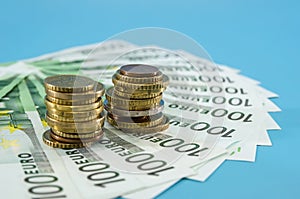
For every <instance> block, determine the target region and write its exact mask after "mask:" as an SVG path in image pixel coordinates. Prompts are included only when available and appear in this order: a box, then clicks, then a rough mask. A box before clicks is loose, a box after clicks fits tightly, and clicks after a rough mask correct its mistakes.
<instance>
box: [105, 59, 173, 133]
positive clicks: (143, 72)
mask: <svg viewBox="0 0 300 199" xmlns="http://www.w3.org/2000/svg"><path fill="white" fill-rule="evenodd" d="M112 82H113V83H114V87H111V88H109V89H108V90H107V91H106V101H105V104H104V106H105V109H106V110H107V112H108V115H107V121H108V122H109V123H110V124H111V125H113V126H115V127H116V128H118V129H121V130H122V131H125V132H142V133H155V132H159V131H163V130H165V129H167V128H168V127H169V120H168V118H167V117H166V116H164V115H163V114H162V110H163V106H164V101H163V100H162V93H163V91H164V90H165V89H166V88H167V86H168V83H169V78H168V77H167V76H166V75H163V74H162V72H161V71H159V69H158V68H157V67H155V66H150V65H144V64H130V65H124V66H122V67H121V68H120V69H119V70H118V71H117V72H116V73H115V74H114V75H113V79H112Z"/></svg>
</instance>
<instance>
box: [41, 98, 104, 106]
mask: <svg viewBox="0 0 300 199" xmlns="http://www.w3.org/2000/svg"><path fill="white" fill-rule="evenodd" d="M46 99H47V100H48V101H50V102H53V103H55V104H60V105H68V106H72V105H87V104H92V103H95V102H96V101H98V100H101V98H87V99H80V100H77V99H71V100H66V99H59V98H54V97H51V96H49V95H47V96H46Z"/></svg>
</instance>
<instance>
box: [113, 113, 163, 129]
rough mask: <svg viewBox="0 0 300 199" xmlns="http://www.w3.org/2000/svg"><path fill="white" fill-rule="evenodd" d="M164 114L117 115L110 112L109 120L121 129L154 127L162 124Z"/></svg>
mask: <svg viewBox="0 0 300 199" xmlns="http://www.w3.org/2000/svg"><path fill="white" fill-rule="evenodd" d="M163 118H164V117H163V115H162V114H161V113H160V114H157V115H154V116H148V117H132V118H131V117H117V116H116V115H112V114H108V115H107V121H108V122H109V123H110V124H113V125H114V126H117V127H118V128H120V129H123V128H124V129H134V128H144V127H153V126H157V125H158V124H160V123H161V122H162V120H163Z"/></svg>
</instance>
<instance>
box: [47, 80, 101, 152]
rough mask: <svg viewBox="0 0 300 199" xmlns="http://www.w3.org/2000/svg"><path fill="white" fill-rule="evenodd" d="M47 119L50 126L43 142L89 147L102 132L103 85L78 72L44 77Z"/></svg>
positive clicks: (68, 146)
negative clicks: (77, 73)
mask: <svg viewBox="0 0 300 199" xmlns="http://www.w3.org/2000/svg"><path fill="white" fill-rule="evenodd" d="M44 85H45V91H46V94H47V95H46V97H45V104H46V108H47V115H46V121H47V123H48V125H49V126H50V127H51V128H50V130H47V131H46V132H45V133H44V135H43V140H44V142H45V143H46V144H47V145H49V146H52V147H57V148H78V147H83V146H88V145H90V144H92V143H93V142H95V141H97V140H99V139H100V138H101V137H102V135H103V132H102V126H103V124H104V119H105V117H104V114H103V113H102V111H103V104H102V96H103V94H104V86H103V85H102V84H101V83H99V82H96V81H94V80H92V79H90V78H87V77H84V76H78V75H56V76H51V77H47V78H46V79H45V80H44Z"/></svg>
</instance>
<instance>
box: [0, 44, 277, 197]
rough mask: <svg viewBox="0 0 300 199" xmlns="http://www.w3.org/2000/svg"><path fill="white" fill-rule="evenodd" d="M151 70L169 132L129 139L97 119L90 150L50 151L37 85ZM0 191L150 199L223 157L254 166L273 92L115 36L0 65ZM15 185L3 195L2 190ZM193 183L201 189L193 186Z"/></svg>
mask: <svg viewBox="0 0 300 199" xmlns="http://www.w3.org/2000/svg"><path fill="white" fill-rule="evenodd" d="M128 63H143V64H150V65H155V66H157V67H158V68H159V69H160V70H161V71H162V72H163V73H164V74H166V75H167V76H168V77H169V79H170V85H169V87H168V89H167V91H166V92H165V93H164V96H163V99H164V101H165V104H164V107H165V108H164V113H165V114H166V115H167V116H168V117H169V119H170V127H169V129H167V130H165V131H163V132H159V133H155V134H147V135H145V134H143V133H142V132H141V133H134V134H128V133H124V132H122V131H120V130H117V129H115V128H114V127H112V126H111V125H109V124H108V123H105V126H104V127H105V128H104V132H105V135H104V137H103V138H102V139H101V140H100V141H99V142H97V143H95V144H94V145H92V146H91V147H87V148H81V149H69V150H63V149H54V148H50V147H48V146H46V145H45V144H44V143H43V142H42V134H43V132H44V131H45V130H46V129H48V128H49V127H48V126H47V123H46V122H45V113H46V107H45V104H44V96H45V91H44V87H43V80H44V78H46V77H47V76H51V75H56V74H81V75H86V76H89V77H91V78H93V79H95V80H97V81H100V82H102V83H104V84H105V86H106V88H108V87H110V86H112V85H113V84H112V81H111V77H112V75H113V74H114V73H115V71H116V70H117V69H118V68H119V67H120V66H121V65H123V64H128ZM0 69H1V71H0V99H1V101H0V154H1V160H0V163H1V164H0V167H1V170H2V172H1V178H0V181H1V184H2V186H1V191H2V194H3V195H4V196H5V197H12V198H97V197H98V198H114V197H118V196H123V197H125V198H141V197H143V198H153V197H155V196H157V195H158V194H160V193H161V192H163V191H164V190H165V189H167V188H168V187H170V186H172V185H173V184H174V183H176V182H178V181H179V180H180V179H182V178H190V179H193V180H198V181H205V180H206V179H207V178H208V177H209V176H210V175H211V174H212V173H213V172H214V171H215V170H216V169H217V168H218V167H219V166H220V165H221V164H222V163H223V162H224V161H225V160H226V159H227V160H243V161H255V156H256V149H257V146H258V145H267V146H270V145H272V142H271V140H270V138H269V136H268V132H267V131H268V130H277V129H280V127H279V126H278V124H277V123H276V122H275V121H274V120H273V119H272V117H271V116H270V115H269V112H278V111H280V108H278V107H277V106H276V105H275V104H274V103H273V102H272V101H271V100H270V98H274V97H278V96H277V95H276V94H275V93H273V92H271V91H268V90H266V89H264V88H262V87H261V86H260V85H259V84H260V83H259V82H258V81H256V80H253V79H250V78H248V77H245V76H243V75H241V74H239V71H238V70H236V69H233V68H231V67H228V66H224V65H219V64H215V63H213V62H211V61H209V60H206V59H203V58H200V57H197V56H195V55H193V54H190V53H189V52H186V51H183V50H175V51H174V50H170V49H165V48H162V47H159V46H154V45H153V46H138V45H135V44H131V43H128V42H126V41H121V40H111V41H106V42H103V43H101V44H92V45H87V46H79V47H74V48H70V49H66V50H61V51H58V52H54V53H50V54H46V55H42V56H39V57H36V58H31V59H27V60H21V61H17V62H12V63H4V64H1V65H0ZM12 183H13V184H14V185H18V186H15V187H16V188H15V189H13V190H12V189H10V184H12ZM199 186H201V185H199Z"/></svg>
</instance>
